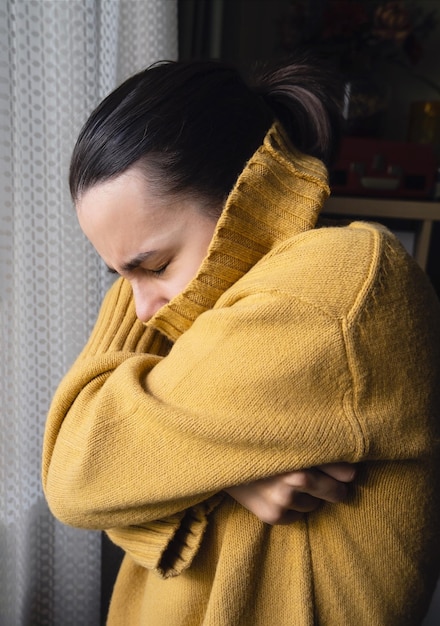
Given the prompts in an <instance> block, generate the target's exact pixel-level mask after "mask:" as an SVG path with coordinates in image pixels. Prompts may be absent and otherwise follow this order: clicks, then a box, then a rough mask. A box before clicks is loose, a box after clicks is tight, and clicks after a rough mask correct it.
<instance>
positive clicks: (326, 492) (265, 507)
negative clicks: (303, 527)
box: [225, 463, 356, 525]
mask: <svg viewBox="0 0 440 626" xmlns="http://www.w3.org/2000/svg"><path fill="white" fill-rule="evenodd" d="M355 475H356V470H355V466H354V465H351V464H349V463H330V464H327V465H320V466H318V467H313V468H311V469H305V470H298V471H295V472H289V473H288V474H280V475H278V476H272V477H270V478H264V479H262V480H256V481H255V482H252V483H247V484H245V485H238V486H236V487H230V488H229V489H225V491H226V493H228V494H229V495H230V496H231V497H232V498H234V500H236V501H237V502H239V503H240V504H241V505H242V506H244V507H245V508H246V509H248V510H249V511H251V512H252V513H254V515H256V516H257V517H258V518H259V519H260V520H261V521H262V522H265V523H266V524H272V525H274V524H290V523H291V522H295V521H296V520H298V519H300V518H301V517H302V515H303V513H309V512H310V511H314V510H315V509H317V508H318V507H319V506H320V505H321V503H322V502H341V501H342V500H344V498H345V497H346V496H347V493H348V486H347V483H350V482H351V481H352V480H354V478H355Z"/></svg>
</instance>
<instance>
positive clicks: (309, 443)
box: [43, 245, 439, 561]
mask: <svg viewBox="0 0 440 626" xmlns="http://www.w3.org/2000/svg"><path fill="white" fill-rule="evenodd" d="M376 256H377V258H376V260H375V261H374V262H373V261H372V262H370V263H369V265H368V272H366V273H365V276H363V278H362V281H360V282H359V284H358V285H357V286H356V289H355V290H354V288H353V286H351V287H350V289H351V292H350V297H348V296H347V293H344V297H343V300H344V302H349V307H348V308H347V309H346V311H344V312H343V314H342V313H341V309H337V308H335V304H334V303H333V304H332V306H323V304H322V303H320V302H318V301H317V300H316V299H313V298H312V297H311V295H310V294H308V295H304V294H303V295H298V294H293V293H292V292H289V293H286V292H283V291H281V290H279V289H277V288H273V289H265V290H262V289H261V286H260V284H259V282H258V280H255V282H254V283H253V282H252V281H248V282H247V284H246V287H243V288H240V286H237V288H236V289H232V290H230V293H229V294H225V296H224V297H223V298H221V299H220V300H219V302H218V304H217V306H216V307H215V308H214V309H212V310H209V311H207V312H205V313H203V314H201V315H200V316H199V317H198V318H197V319H196V321H195V322H194V324H193V325H192V327H191V328H190V329H189V330H188V331H186V332H185V333H184V334H183V335H182V336H181V337H180V338H179V339H178V340H177V341H176V343H175V345H174V346H173V348H172V349H171V351H170V352H169V354H167V356H166V357H160V356H158V355H154V354H145V352H144V351H143V349H139V346H143V347H144V348H145V346H147V345H149V343H148V342H150V343H151V341H152V340H151V337H150V339H146V338H145V336H144V335H143V334H142V333H140V331H139V329H138V330H137V331H136V332H134V331H133V327H134V326H136V322H135V319H134V312H133V307H132V303H131V298H130V288H129V286H128V285H126V284H125V283H124V282H123V281H122V282H120V281H119V282H118V283H117V285H116V286H115V287H113V289H112V290H111V292H110V294H109V296H108V298H107V300H106V302H105V303H104V306H103V309H102V311H101V314H100V317H99V319H98V322H97V325H96V328H95V331H94V334H93V335H92V338H91V340H90V342H89V344H88V347H86V349H85V350H84V351H83V353H82V354H81V356H80V358H79V359H78V361H77V363H76V364H75V365H74V366H73V368H72V370H71V371H70V372H69V373H68V374H67V376H66V377H65V378H64V380H63V382H62V384H61V385H60V387H59V389H58V391H57V393H56V395H55V398H54V401H53V404H52V407H51V410H50V412H49V416H48V423H47V429H46V436H45V443H44V452H43V484H44V489H45V493H46V496H47V499H48V502H49V505H50V507H51V509H52V511H53V512H54V514H55V515H56V516H57V517H58V518H60V519H61V520H62V521H64V522H65V523H68V524H72V525H77V526H82V527H89V528H107V529H108V528H125V527H129V526H130V527H136V526H143V527H144V528H146V526H145V525H146V524H148V523H150V522H151V523H152V522H156V521H157V520H166V519H167V518H169V519H171V518H172V516H175V515H176V514H179V513H181V512H184V511H187V510H189V509H191V508H192V507H197V506H199V505H202V506H205V505H204V504H203V503H205V502H206V501H209V499H210V498H213V497H214V496H215V494H217V493H218V492H220V491H221V490H223V489H224V488H226V487H228V486H231V485H236V484H240V483H245V482H248V481H252V480H256V479H258V478H262V477H267V476H269V475H275V474H278V473H282V472H285V471H289V470H294V469H301V468H306V467H311V466H316V465H319V464H322V463H329V462H335V461H348V462H358V461H361V460H365V459H387V460H393V459H402V458H407V459H411V458H417V457H419V456H420V455H423V454H430V453H431V447H432V433H431V429H430V423H431V422H432V420H433V418H434V414H433V412H435V411H437V412H438V408H439V407H438V398H434V397H433V396H432V384H433V382H434V380H433V377H434V378H435V377H436V378H437V379H438V375H439V356H438V347H437V348H436V347H435V346H434V344H433V341H434V340H435V339H437V338H434V334H433V330H432V328H433V326H432V325H433V324H434V323H435V324H437V326H438V310H437V309H436V306H435V305H434V303H433V297H432V294H431V292H430V291H429V289H427V288H426V289H425V288H424V287H422V288H420V284H419V283H420V282H422V283H423V280H422V281H421V276H420V274H419V273H418V272H417V271H416V270H415V268H414V267H413V266H412V265H410V266H409V267H410V269H409V270H408V269H407V265H408V264H407V262H406V260H402V259H401V258H400V257H399V258H397V257H396V258H394V257H393V254H392V251H391V248H389V247H388V248H387V246H385V245H384V246H383V250H381V251H379V252H378V253H377V255H376ZM399 259H400V260H399ZM322 280H324V281H325V277H323V278H322ZM321 288H322V286H321V287H320V285H319V284H317V285H315V289H316V290H317V291H319V290H320V289H321ZM327 289H329V288H328V286H327ZM338 289H339V291H340V286H339V287H338ZM336 291H337V290H336ZM405 306H406V307H407V308H408V311H407V312H405V313H403V311H404V307H405ZM109 311H111V316H110V317H111V323H108V319H109ZM149 332H150V331H149V330H148V329H146V330H145V331H144V333H146V334H147V335H148V333H149ZM256 337H258V340H256V339H255V338H256ZM97 338H99V340H97ZM434 343H435V341H434ZM437 343H438V341H437ZM396 363H397V364H399V368H397V369H396ZM168 530H170V529H169V528H168ZM118 532H119V534H120V535H121V532H123V531H116V532H115V536H116V535H117V534H118ZM167 532H168V531H167ZM173 533H174V531H173V530H172V531H171V532H168V534H167V537H168V539H167V541H168V540H170V539H171V538H172V536H174V534H173ZM167 545H169V543H167ZM156 561H157V559H156Z"/></svg>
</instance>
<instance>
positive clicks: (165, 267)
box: [147, 263, 169, 276]
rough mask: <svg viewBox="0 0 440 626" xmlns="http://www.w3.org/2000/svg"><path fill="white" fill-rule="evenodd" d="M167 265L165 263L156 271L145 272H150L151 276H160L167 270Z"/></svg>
mask: <svg viewBox="0 0 440 626" xmlns="http://www.w3.org/2000/svg"><path fill="white" fill-rule="evenodd" d="M168 265H169V263H165V264H164V265H162V266H161V267H159V268H158V269H157V270H147V271H148V272H151V274H154V275H155V276H161V274H164V273H165V270H166V269H167V267H168Z"/></svg>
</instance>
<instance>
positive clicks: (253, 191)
mask: <svg viewBox="0 0 440 626" xmlns="http://www.w3.org/2000/svg"><path fill="white" fill-rule="evenodd" d="M328 195H329V188H328V180H327V170H326V168H325V166H324V164H323V163H322V162H321V161H319V160H317V159H315V158H313V157H308V156H306V155H304V154H302V153H300V152H298V151H297V150H295V149H294V148H293V147H292V145H291V144H290V142H289V140H288V139H287V137H286V135H285V133H284V131H283V130H282V128H281V127H280V125H279V124H277V123H276V124H274V125H273V126H272V127H271V128H270V130H269V131H268V133H267V134H266V137H265V139H264V142H263V144H262V145H261V147H260V148H259V149H258V150H257V151H256V152H255V154H254V155H253V156H252V158H251V159H250V160H249V161H248V163H247V165H246V167H245V168H244V170H243V172H242V173H241V175H240V177H239V178H238V180H237V182H236V184H235V186H234V188H233V189H232V191H231V193H230V194H229V196H228V199H227V201H226V204H225V207H224V209H223V212H222V214H221V216H220V218H219V221H218V223H217V228H216V230H215V233H214V237H213V239H212V241H211V244H210V247H209V249H208V253H207V256H206V258H205V259H204V261H203V263H202V265H201V266H200V269H199V271H198V273H197V275H196V276H195V278H194V279H193V280H192V281H191V282H190V283H189V285H188V286H187V287H186V288H185V290H184V291H183V292H182V293H181V294H179V295H177V296H176V297H175V298H173V299H172V300H171V301H170V302H169V303H168V304H167V305H165V306H163V307H162V308H161V309H160V310H159V311H158V312H157V313H156V314H155V315H154V317H153V318H152V319H151V320H149V322H147V325H148V326H152V327H154V328H156V329H157V330H159V331H160V332H162V333H163V334H164V335H166V336H167V337H168V338H169V339H171V340H172V341H175V340H176V339H177V338H178V337H179V336H180V335H181V334H182V333H183V332H185V331H186V330H188V328H189V327H190V326H191V325H192V323H193V322H194V320H195V319H196V318H197V317H198V316H199V315H200V314H201V313H203V312H204V311H206V310H208V309H211V308H212V307H213V306H214V304H215V303H216V302H217V300H218V299H219V297H220V296H221V295H222V294H223V293H224V292H225V291H226V290H227V289H228V288H229V287H231V286H232V285H233V284H234V283H235V282H236V281H237V280H238V279H239V278H241V277H242V276H243V275H244V274H246V273H247V272H248V271H249V270H250V269H251V267H253V266H254V265H255V264H256V263H257V261H259V260H260V259H261V258H262V257H263V256H264V255H266V254H267V253H268V252H269V251H270V250H272V249H273V248H274V247H275V246H276V245H278V244H279V243H281V242H282V241H284V240H286V239H289V238H290V237H293V236H294V235H297V234H299V233H301V232H303V231H306V230H309V229H312V228H314V227H315V225H316V222H317V219H318V215H319V212H320V210H321V208H322V206H323V204H324V202H325V200H326V199H327V197H328Z"/></svg>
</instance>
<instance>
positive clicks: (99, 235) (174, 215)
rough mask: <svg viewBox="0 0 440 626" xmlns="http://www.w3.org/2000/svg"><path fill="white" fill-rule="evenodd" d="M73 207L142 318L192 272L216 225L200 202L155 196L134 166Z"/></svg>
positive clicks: (176, 291)
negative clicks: (128, 288)
mask: <svg viewBox="0 0 440 626" xmlns="http://www.w3.org/2000/svg"><path fill="white" fill-rule="evenodd" d="M76 209H77V215H78V220H79V223H80V226H81V228H82V230H83V232H84V234H85V235H86V237H87V238H88V239H89V241H90V242H91V243H92V245H93V247H94V248H95V250H96V251H97V252H98V254H99V255H100V256H101V258H102V259H103V260H104V262H105V263H106V264H107V266H108V267H109V269H110V271H115V272H117V273H118V274H120V275H121V276H123V277H124V278H126V279H127V280H128V281H130V283H131V286H132V288H133V295H134V300H135V304H136V314H137V316H138V318H139V319H140V320H141V321H143V322H146V321H147V320H148V319H150V317H152V316H153V315H154V313H156V311H157V310H158V309H160V307H162V306H163V305H164V304H166V303H167V302H169V300H171V298H173V297H174V296H176V295H177V294H179V293H180V292H181V291H182V290H183V289H184V288H185V287H186V285H187V284H188V283H189V282H190V280H191V279H192V278H193V277H194V276H195V275H196V273H197V271H198V269H199V267H200V264H201V263H202V261H203V259H204V257H205V256H206V253H207V250H208V247H209V244H210V242H211V239H212V236H213V234H214V230H215V227H216V220H215V219H214V218H213V217H211V216H208V215H206V214H205V213H203V205H202V202H201V201H200V200H196V199H194V198H189V197H188V196H176V195H173V196H166V195H162V196H158V195H157V194H155V193H154V192H153V190H152V186H151V185H149V183H148V181H147V180H146V179H145V176H144V175H143V174H142V173H141V171H140V170H139V169H137V168H135V167H133V168H131V169H129V170H127V171H126V172H124V173H123V174H121V175H120V176H118V177H117V178H114V179H112V180H110V181H106V182H103V183H99V184H97V185H95V186H93V187H91V188H90V189H88V190H87V191H85V192H84V193H83V194H82V196H81V197H80V199H79V200H78V202H77V205H76Z"/></svg>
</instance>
